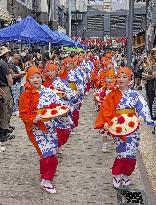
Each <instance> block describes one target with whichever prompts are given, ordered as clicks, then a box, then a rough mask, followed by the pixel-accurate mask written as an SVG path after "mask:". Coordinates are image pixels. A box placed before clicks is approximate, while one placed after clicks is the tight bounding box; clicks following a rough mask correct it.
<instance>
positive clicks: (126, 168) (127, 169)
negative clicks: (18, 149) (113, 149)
mask: <svg viewBox="0 0 156 205" xmlns="http://www.w3.org/2000/svg"><path fill="white" fill-rule="evenodd" d="M135 165H136V159H128V158H121V159H115V161H114V164H113V167H112V174H113V175H119V174H124V175H126V176H130V175H131V174H132V172H133V171H134V170H135Z"/></svg>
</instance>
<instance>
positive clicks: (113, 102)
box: [95, 88, 122, 129]
mask: <svg viewBox="0 0 156 205" xmlns="http://www.w3.org/2000/svg"><path fill="white" fill-rule="evenodd" d="M121 98H122V93H121V91H120V90H119V89H118V88H117V89H114V90H112V91H111V92H110V93H109V94H108V95H107V96H106V98H105V99H104V101H103V102H102V104H101V107H100V112H99V113H98V116H97V118H96V122H95V128H96V129H102V128H103V127H104V124H105V123H109V122H110V121H111V120H112V118H113V117H114V116H115V110H116V107H117V105H118V104H119V102H120V100H121Z"/></svg>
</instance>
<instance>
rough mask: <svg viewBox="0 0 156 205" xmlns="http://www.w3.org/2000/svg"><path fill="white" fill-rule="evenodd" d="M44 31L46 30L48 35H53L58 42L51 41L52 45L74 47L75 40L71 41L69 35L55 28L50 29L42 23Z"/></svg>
mask: <svg viewBox="0 0 156 205" xmlns="http://www.w3.org/2000/svg"><path fill="white" fill-rule="evenodd" d="M42 28H43V30H44V31H46V32H47V33H48V34H49V35H51V36H55V38H56V39H57V41H58V42H56V43H53V42H51V43H52V46H61V45H64V46H73V47H76V44H75V41H73V40H72V39H71V38H70V37H69V36H67V35H66V34H65V33H61V32H58V31H55V30H51V29H50V28H49V27H48V26H47V25H46V24H44V25H42Z"/></svg>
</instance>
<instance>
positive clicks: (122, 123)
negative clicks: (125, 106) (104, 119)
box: [108, 113, 140, 137]
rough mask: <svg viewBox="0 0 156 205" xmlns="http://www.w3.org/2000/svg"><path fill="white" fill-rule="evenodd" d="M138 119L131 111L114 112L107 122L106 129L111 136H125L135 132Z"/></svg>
mask: <svg viewBox="0 0 156 205" xmlns="http://www.w3.org/2000/svg"><path fill="white" fill-rule="evenodd" d="M139 124H140V123H139V120H138V118H137V116H136V115H135V114H133V113H129V114H118V113H117V114H116V115H115V117H114V118H113V119H112V120H111V121H110V122H109V124H108V131H109V132H110V134H112V135H113V136H119V137H120V136H127V135H129V134H132V133H133V132H135V131H136V130H137V129H138V127H139Z"/></svg>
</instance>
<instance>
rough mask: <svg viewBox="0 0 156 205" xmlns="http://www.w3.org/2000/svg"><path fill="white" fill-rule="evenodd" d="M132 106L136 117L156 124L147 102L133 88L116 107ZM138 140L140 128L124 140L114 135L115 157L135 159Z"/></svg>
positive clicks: (127, 107) (153, 124)
mask: <svg viewBox="0 0 156 205" xmlns="http://www.w3.org/2000/svg"><path fill="white" fill-rule="evenodd" d="M129 108H134V109H135V111H136V113H137V114H138V117H143V118H144V120H145V123H146V124H148V125H152V126H156V122H154V121H152V119H151V116H150V111H149V108H148V105H147V102H146V101H145V100H144V98H143V97H142V96H141V95H140V94H139V93H138V92H137V91H135V90H132V89H130V88H129V89H128V90H127V91H126V92H125V93H124V94H123V97H122V99H121V100H120V102H119V104H118V106H117V109H129ZM139 141H140V129H137V130H136V131H135V132H134V133H132V134H130V135H128V136H127V137H126V142H123V141H122V140H121V139H120V138H119V137H114V142H115V146H116V151H117V159H120V158H129V159H135V158H136V153H137V149H138V146H139Z"/></svg>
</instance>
